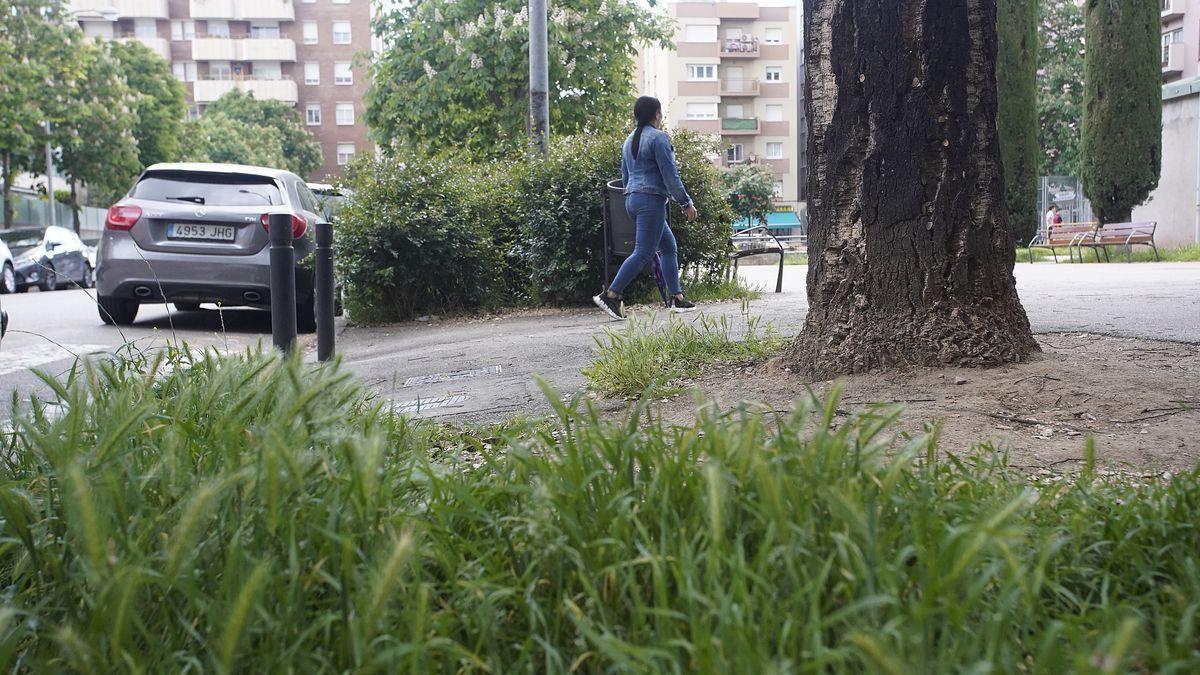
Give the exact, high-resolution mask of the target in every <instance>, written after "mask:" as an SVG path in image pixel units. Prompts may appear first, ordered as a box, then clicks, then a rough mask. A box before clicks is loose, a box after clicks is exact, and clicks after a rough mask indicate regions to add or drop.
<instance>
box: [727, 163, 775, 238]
mask: <svg viewBox="0 0 1200 675" xmlns="http://www.w3.org/2000/svg"><path fill="white" fill-rule="evenodd" d="M724 182H725V189H726V190H727V191H728V195H729V204H730V206H732V207H733V210H734V212H735V213H737V215H738V217H740V218H742V219H744V220H748V221H750V222H752V223H755V222H757V223H764V224H765V223H766V222H767V214H768V213H771V212H772V211H774V210H775V174H774V172H772V171H771V169H770V167H767V166H763V165H761V164H743V165H741V166H738V167H734V168H733V169H731V170H730V171H727V172H725V175H724Z"/></svg>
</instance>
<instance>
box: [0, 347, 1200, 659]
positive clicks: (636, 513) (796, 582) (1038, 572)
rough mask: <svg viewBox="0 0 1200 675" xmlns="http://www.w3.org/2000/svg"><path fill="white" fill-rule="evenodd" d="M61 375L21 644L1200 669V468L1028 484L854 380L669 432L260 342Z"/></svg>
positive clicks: (137, 655)
mask: <svg viewBox="0 0 1200 675" xmlns="http://www.w3.org/2000/svg"><path fill="white" fill-rule="evenodd" d="M164 365H166V366H170V367H167V368H164V367H163V366H164ZM58 391H59V392H60V397H61V400H60V401H59V402H60V403H63V404H65V406H64V407H62V408H59V409H58V412H57V413H55V414H51V412H50V411H49V410H48V409H45V408H41V407H36V408H33V409H26V410H23V411H21V412H20V414H19V415H18V416H17V417H16V419H15V422H14V426H15V428H14V430H13V432H12V433H4V434H3V435H0V518H2V520H0V587H3V588H4V589H5V592H4V594H3V598H2V599H0V668H3V669H4V670H5V671H12V670H17V671H27V672H62V671H76V672H104V673H119V672H180V671H193V672H195V671H215V672H228V671H237V672H305V673H307V672H350V671H353V672H410V673H427V672H445V673H451V672H471V673H482V672H494V673H502V672H505V673H507V672H556V673H557V672H568V671H580V672H586V673H600V672H666V673H684V672H746V673H768V672H798V673H799V672H804V673H841V672H847V673H848V672H879V671H892V672H902V673H910V672H913V673H915V672H921V673H925V672H929V673H937V672H984V671H988V672H1010V673H1011V672H1129V671H1136V672H1180V673H1181V672H1196V671H1197V670H1198V669H1200V642H1198V641H1197V635H1200V631H1198V630H1197V628H1198V626H1197V621H1198V620H1200V619H1198V617H1200V524H1198V522H1197V518H1196V513H1197V511H1198V510H1200V472H1198V471H1191V472H1187V473H1183V474H1180V475H1177V476H1175V477H1174V478H1172V479H1159V478H1151V479H1128V478H1120V477H1114V476H1108V475H1105V473H1104V472H1100V471H1097V470H1095V469H1094V467H1092V466H1091V465H1090V464H1089V466H1087V467H1085V470H1084V471H1083V472H1082V473H1081V474H1080V476H1079V477H1078V478H1077V479H1075V480H1060V479H1055V480H1040V481H1036V480H1031V479H1030V478H1029V477H1028V476H1027V475H1025V474H1024V473H1022V472H1020V471H1018V470H1015V469H1012V468H1010V467H1008V466H1006V464H1005V462H1004V461H1003V459H1002V456H1000V455H998V454H997V453H995V452H993V451H992V450H991V449H990V448H982V449H981V450H980V451H979V452H978V453H977V454H969V455H967V456H964V457H961V458H957V457H952V456H946V455H943V454H940V453H939V452H938V451H937V450H936V438H935V437H934V436H930V437H921V438H913V439H908V438H897V437H896V436H895V435H894V434H893V433H892V432H891V431H889V429H890V427H891V425H892V423H893V422H894V413H891V412H888V411H884V410H876V411H871V412H867V413H864V414H861V415H856V416H850V417H844V416H842V417H839V412H838V401H837V398H836V395H835V396H833V397H831V398H830V399H829V400H828V401H826V402H818V401H807V400H806V401H800V402H799V403H798V407H797V410H796V411H795V412H794V414H790V415H784V416H780V417H778V418H777V419H774V420H772V421H771V423H767V422H766V421H765V420H764V419H763V418H762V416H760V415H755V414H751V413H747V412H742V411H735V412H733V413H729V414H725V415H715V414H711V413H702V417H701V419H700V420H699V421H698V422H696V423H695V424H694V425H688V426H683V427H678V428H676V427H667V426H664V425H663V424H662V423H661V422H660V421H655V420H654V419H652V418H649V417H647V415H646V414H645V412H646V411H645V408H644V407H643V406H637V407H635V409H634V410H633V411H631V412H630V414H629V416H628V417H627V418H626V419H622V420H617V421H605V420H603V419H601V418H600V415H599V413H598V412H597V411H596V410H594V409H592V408H590V407H581V405H580V404H578V403H575V402H571V401H567V402H563V400H562V398H561V397H560V396H559V395H558V394H557V393H555V392H549V391H548V392H547V393H548V397H549V400H550V401H551V403H552V404H553V405H554V406H555V409H556V414H555V417H554V418H553V419H552V420H550V421H547V422H543V423H538V424H534V425H529V424H523V423H519V424H514V425H510V426H508V427H505V428H495V429H491V430H488V433H493V432H494V433H498V434H501V435H500V436H498V437H496V436H493V437H490V440H489V441H486V442H485V441H484V440H483V439H480V438H476V437H473V436H472V431H471V430H467V429H464V430H460V431H458V432H447V431H445V430H442V431H435V430H432V429H430V428H429V427H428V425H424V424H418V423H415V422H412V421H410V420H407V419H404V418H398V417H395V416H392V415H390V414H388V413H387V412H386V411H385V410H384V409H382V408H381V407H379V406H376V405H373V404H371V403H369V402H367V400H366V398H365V392H364V391H363V390H362V389H361V387H360V386H359V385H357V384H355V383H354V382H353V381H351V379H350V377H349V376H348V375H347V374H345V373H342V372H341V371H339V370H338V369H337V368H336V367H317V368H310V367H306V366H303V365H301V364H300V363H299V362H298V361H297V360H294V359H293V360H283V359H281V358H279V357H276V356H273V355H262V354H248V355H246V356H244V357H241V358H220V359H219V358H216V357H214V356H211V355H210V356H205V357H203V358H199V359H194V360H193V359H189V358H188V357H187V356H186V355H183V354H174V355H171V356H169V357H167V358H166V359H165V360H164V361H154V360H144V359H143V360H133V361H126V360H119V361H116V362H113V363H94V364H92V365H90V366H87V367H86V368H84V369H81V370H79V371H77V372H76V373H75V374H74V375H73V376H72V378H71V379H70V380H69V381H67V382H66V383H64V384H63V385H61V386H60V387H58ZM435 433H436V434H440V435H439V436H437V438H438V439H439V441H438V442H439V443H443V444H445V445H448V446H453V447H442V448H441V449H440V450H439V454H441V455H444V454H445V453H447V452H449V453H453V452H455V451H456V449H462V450H466V449H468V447H467V446H470V448H469V449H471V450H472V451H473V452H480V453H481V454H482V458H483V462H482V464H481V465H480V466H478V467H474V466H471V465H455V464H450V463H446V462H441V461H435V460H434V459H433V458H432V457H431V454H430V452H429V450H430V439H431V434H435ZM1087 456H1088V457H1094V454H1093V453H1088V454H1087ZM180 539H182V540H183V541H184V542H186V551H184V552H180V551H179V550H178V549H179V548H181V547H182V546H183V544H182V543H180ZM97 544H98V545H99V547H97ZM172 569H173V570H174V571H173V572H172V571H171V570H172Z"/></svg>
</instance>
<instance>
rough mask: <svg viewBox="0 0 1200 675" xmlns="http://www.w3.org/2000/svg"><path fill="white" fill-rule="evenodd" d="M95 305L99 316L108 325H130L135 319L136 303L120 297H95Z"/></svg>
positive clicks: (136, 312)
mask: <svg viewBox="0 0 1200 675" xmlns="http://www.w3.org/2000/svg"><path fill="white" fill-rule="evenodd" d="M96 306H97V308H98V309H99V310H100V318H101V319H102V320H103V321H104V323H106V324H108V325H110V326H130V325H132V324H133V322H134V320H135V319H137V314H138V307H139V305H138V303H137V302H135V301H133V300H123V299H121V298H106V297H104V296H100V297H98V298H96Z"/></svg>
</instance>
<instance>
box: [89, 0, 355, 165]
mask: <svg viewBox="0 0 1200 675" xmlns="http://www.w3.org/2000/svg"><path fill="white" fill-rule="evenodd" d="M70 10H71V13H72V16H74V18H75V19H76V20H78V21H79V24H80V26H81V27H82V28H83V30H84V32H85V33H86V34H88V35H90V36H93V37H96V38H103V39H114V40H139V41H141V42H142V43H144V44H145V45H146V46H147V47H149V48H150V49H152V50H154V51H155V52H156V53H158V54H159V55H161V56H162V57H163V58H165V59H167V60H169V61H170V62H171V67H172V69H173V71H174V73H175V77H177V78H178V79H179V80H180V81H182V82H184V83H185V85H186V87H187V93H188V99H189V102H190V103H191V109H190V111H189V114H190V115H200V114H203V112H204V109H205V107H207V106H208V104H209V103H212V102H213V101H215V100H217V99H218V98H220V97H221V95H222V94H225V93H226V92H229V91H233V90H237V91H242V92H248V93H253V94H254V95H255V96H257V97H259V98H265V99H273V100H277V101H283V102H285V103H288V104H290V105H293V106H296V108H297V109H298V110H299V111H300V113H301V115H302V116H303V117H304V120H305V123H306V124H307V125H308V129H309V131H311V132H312V134H313V136H314V137H316V139H317V141H318V142H319V143H320V144H321V150H322V153H323V154H324V157H325V164H324V165H323V166H322V167H321V168H320V169H318V170H317V171H316V173H315V174H314V175H312V176H308V178H309V179H312V180H321V179H324V178H325V177H327V176H337V175H340V173H341V169H342V167H343V166H345V165H346V164H347V163H348V162H349V161H350V160H351V159H353V157H354V156H355V155H356V154H359V153H364V152H374V146H373V145H372V144H371V142H370V140H369V139H368V136H367V127H366V124H365V122H364V114H365V111H364V109H363V99H364V97H365V95H366V90H367V71H366V68H365V67H363V66H361V65H359V64H358V63H357V62H356V59H355V57H356V55H358V54H361V53H368V52H370V51H371V49H372V35H371V13H372V1H371V0H71V2H70ZM113 10H116V11H115V20H113V18H114V12H113Z"/></svg>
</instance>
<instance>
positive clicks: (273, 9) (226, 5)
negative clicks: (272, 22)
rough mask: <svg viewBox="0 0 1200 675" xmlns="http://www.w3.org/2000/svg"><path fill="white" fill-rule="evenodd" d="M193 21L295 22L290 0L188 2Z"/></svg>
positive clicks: (210, 0)
mask: <svg viewBox="0 0 1200 675" xmlns="http://www.w3.org/2000/svg"><path fill="white" fill-rule="evenodd" d="M188 4H189V5H190V9H191V16H192V18H193V19H234V20H238V21H249V20H251V19H268V20H269V19H276V20H279V21H295V20H296V10H295V8H294V7H293V6H292V0H189V2H188Z"/></svg>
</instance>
